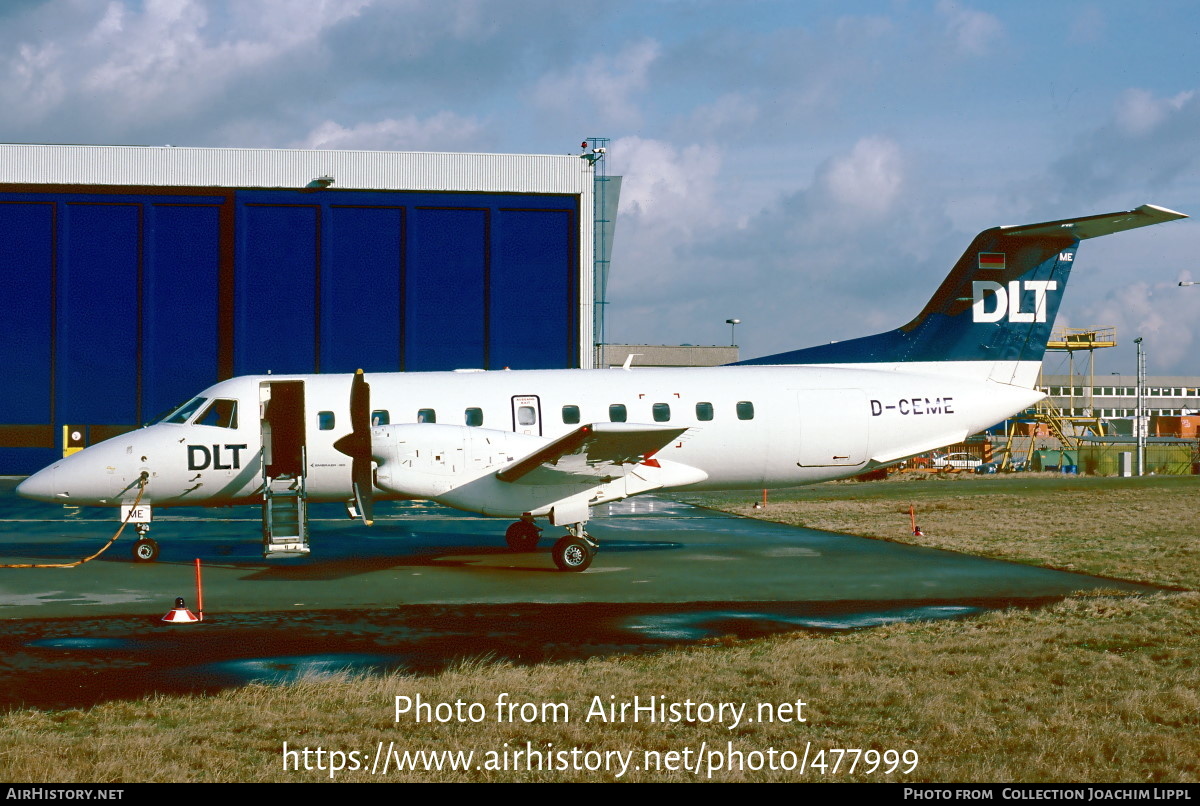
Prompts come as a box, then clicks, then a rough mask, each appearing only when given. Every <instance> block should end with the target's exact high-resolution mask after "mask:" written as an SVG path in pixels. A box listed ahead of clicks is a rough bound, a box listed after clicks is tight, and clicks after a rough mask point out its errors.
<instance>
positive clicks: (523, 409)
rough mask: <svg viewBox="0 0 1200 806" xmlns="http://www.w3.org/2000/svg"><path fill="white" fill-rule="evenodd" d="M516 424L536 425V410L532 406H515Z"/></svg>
mask: <svg viewBox="0 0 1200 806" xmlns="http://www.w3.org/2000/svg"><path fill="white" fill-rule="evenodd" d="M517 425H537V412H536V411H535V410H534V408H533V406H518V407H517Z"/></svg>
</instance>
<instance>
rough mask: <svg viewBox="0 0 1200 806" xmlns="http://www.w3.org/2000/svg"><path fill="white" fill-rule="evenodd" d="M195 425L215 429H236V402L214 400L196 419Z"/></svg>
mask: <svg viewBox="0 0 1200 806" xmlns="http://www.w3.org/2000/svg"><path fill="white" fill-rule="evenodd" d="M196 425H213V426H216V427H217V428H237V425H238V420H237V401H236V400H214V401H213V402H212V403H209V404H208V408H207V409H205V410H204V413H203V414H201V415H200V416H199V417H197V418H196Z"/></svg>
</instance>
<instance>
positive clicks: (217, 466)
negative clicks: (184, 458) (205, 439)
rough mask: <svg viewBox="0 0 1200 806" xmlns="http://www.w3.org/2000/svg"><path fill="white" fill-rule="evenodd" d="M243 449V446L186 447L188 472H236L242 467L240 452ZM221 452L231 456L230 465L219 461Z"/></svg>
mask: <svg viewBox="0 0 1200 806" xmlns="http://www.w3.org/2000/svg"><path fill="white" fill-rule="evenodd" d="M245 448H246V446H245V445H213V446H212V447H211V448H209V447H208V446H207V445H188V446H187V449H188V470H210V469H211V470H237V469H239V468H240V467H241V466H242V456H241V451H242V450H243V449H245ZM222 450H225V451H228V452H229V453H230V454H232V458H231V459H230V461H231V462H232V464H226V463H224V462H222V461H221V459H222V456H221V451H222Z"/></svg>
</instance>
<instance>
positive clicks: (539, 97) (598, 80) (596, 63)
mask: <svg viewBox="0 0 1200 806" xmlns="http://www.w3.org/2000/svg"><path fill="white" fill-rule="evenodd" d="M660 52H661V48H660V47H659V44H658V43H657V42H655V41H654V40H652V39H643V40H640V41H638V42H634V43H632V44H630V45H627V46H626V47H624V48H622V49H621V51H620V52H619V53H617V54H616V55H614V56H596V57H594V58H592V59H591V60H590V61H588V62H586V63H584V64H577V65H575V66H574V67H571V68H569V69H566V70H560V71H555V72H553V73H548V74H546V75H544V76H543V77H542V78H541V80H540V81H538V83H537V86H536V87H534V91H533V99H534V102H535V103H536V104H537V105H538V106H540V107H542V108H543V109H546V110H548V111H551V112H553V113H556V114H564V113H568V112H575V113H578V112H579V111H580V110H581V109H583V108H586V107H594V117H595V118H597V119H599V120H602V121H604V123H605V125H606V126H609V127H621V128H624V127H627V126H629V127H636V126H637V125H638V124H639V123H640V122H641V119H642V114H641V110H640V108H639V106H638V100H637V96H639V95H640V94H641V93H642V92H643V91H644V90H645V89H646V88H647V85H648V81H647V75H648V73H649V71H650V68H651V66H652V65H653V64H654V63H655V61H656V60H657V59H658V57H659V54H660Z"/></svg>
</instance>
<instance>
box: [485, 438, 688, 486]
mask: <svg viewBox="0 0 1200 806" xmlns="http://www.w3.org/2000/svg"><path fill="white" fill-rule="evenodd" d="M684 431H687V428H679V427H678V426H666V425H649V424H638V423H592V424H591V425H584V426H581V427H579V428H577V429H575V430H574V431H572V432H570V433H569V434H567V435H565V436H562V437H559V438H558V439H556V440H554V441H553V442H551V443H550V444H548V445H546V446H545V447H542V448H539V449H538V450H536V451H534V452H533V453H531V454H529V455H528V456H526V457H525V458H524V459H518V460H517V461H515V462H513V463H512V464H510V465H509V466H508V467H506V468H504V469H503V470H500V471H498V472H497V473H496V478H498V479H499V480H500V481H506V482H513V483H515V482H519V483H523V484H560V483H562V482H564V481H568V480H574V481H581V480H611V479H612V478H614V477H616V476H620V475H622V474H623V471H622V470H621V469H620V466H621V465H636V464H640V463H643V462H646V461H647V460H650V457H651V456H653V455H654V454H655V453H656V452H657V451H659V450H661V449H662V448H663V447H665V446H666V445H668V444H670V443H671V442H672V441H673V440H675V439H676V438H677V437H679V436H680V435H681V434H682V433H683V432H684ZM650 461H653V460H650ZM651 466H653V465H651ZM568 477H569V478H568Z"/></svg>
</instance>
